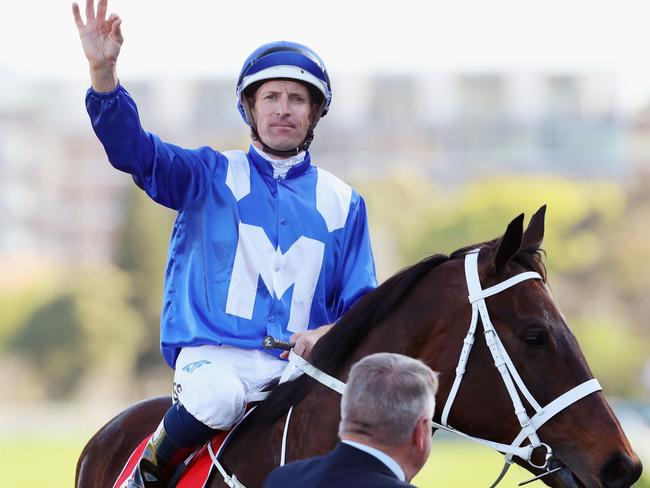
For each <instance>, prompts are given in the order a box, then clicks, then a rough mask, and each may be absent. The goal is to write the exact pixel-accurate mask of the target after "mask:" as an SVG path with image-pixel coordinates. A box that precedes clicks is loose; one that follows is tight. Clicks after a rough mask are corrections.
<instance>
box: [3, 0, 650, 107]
mask: <svg viewBox="0 0 650 488" xmlns="http://www.w3.org/2000/svg"><path fill="white" fill-rule="evenodd" d="M71 4H72V2H71V1H69V0H30V1H24V2H21V1H16V0H14V1H13V2H12V4H11V7H10V8H9V9H8V10H5V13H8V12H10V15H9V16H5V19H4V22H3V28H2V29H0V43H1V44H0V45H1V46H2V48H1V49H0V76H4V75H6V74H9V75H15V76H18V77H21V78H28V79H32V78H37V79H71V80H83V79H87V76H88V75H87V65H86V62H85V58H84V56H83V53H82V51H81V47H80V43H79V39H78V35H77V30H76V27H75V25H74V21H73V17H72V13H71ZM380 5H382V6H381V7H380ZM81 9H82V12H83V10H84V2H83V0H82V3H81ZM109 12H116V13H118V14H119V15H120V16H121V17H122V19H123V31H124V35H125V44H124V46H123V49H122V54H121V57H120V61H119V64H118V69H119V74H120V76H121V77H134V78H135V77H138V78H143V77H170V78H174V77H180V78H182V77H197V76H200V77H204V76H232V77H233V78H235V77H236V75H237V74H238V72H239V69H240V68H241V64H242V62H243V60H244V59H245V58H246V56H247V55H248V54H249V53H250V52H251V51H253V50H254V49H255V48H256V47H257V46H259V45H260V44H262V43H264V42H268V41H272V40H279V39H285V40H294V41H298V42H301V43H303V44H307V45H309V46H310V47H312V48H313V49H314V50H316V51H317V52H318V53H319V54H320V55H321V57H322V58H323V59H324V60H325V63H326V64H327V66H328V69H329V71H330V74H331V75H332V77H333V78H334V79H335V75H336V74H337V73H354V74H358V73H362V74H363V73H368V72H383V73H385V72H401V73H409V72H424V73H457V72H495V71H501V72H532V73H538V72H549V71H552V72H576V71H591V72H599V73H603V72H604V73H609V74H613V75H614V76H615V77H616V79H617V80H618V82H619V84H620V85H621V93H622V96H624V97H626V98H627V99H630V102H631V101H632V100H636V99H642V98H644V97H646V98H650V65H649V64H648V63H649V62H648V56H647V55H646V52H647V50H648V47H649V46H650V29H649V28H648V27H647V25H648V19H649V18H650V2H647V1H626V0H616V1H614V0H600V1H599V0H590V1H585V0H544V1H528V0H491V1H489V2H486V1H481V0H477V1H470V0H444V1H439V0H429V1H415V0H400V1H399V2H379V1H372V2H370V1H361V0H328V1H327V2H315V1H312V2H309V1H304V0H302V1H297V0H273V1H269V0H246V1H234V0H230V1H218V0H183V1H180V0H112V1H110V0H109Z"/></svg>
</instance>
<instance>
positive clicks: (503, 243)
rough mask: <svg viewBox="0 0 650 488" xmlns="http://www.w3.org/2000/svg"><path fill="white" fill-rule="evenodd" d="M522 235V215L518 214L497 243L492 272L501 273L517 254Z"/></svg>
mask: <svg viewBox="0 0 650 488" xmlns="http://www.w3.org/2000/svg"><path fill="white" fill-rule="evenodd" d="M523 233H524V214H519V215H518V216H517V217H515V218H514V219H513V221H512V222H510V224H508V228H507V229H506V232H505V234H503V237H501V240H500V241H499V249H498V250H497V253H496V255H495V257H494V271H495V272H496V273H499V272H501V271H503V269H504V268H505V267H506V265H507V264H508V263H509V262H510V260H511V259H512V258H513V257H514V256H515V254H517V251H519V248H520V247H521V240H522V236H523Z"/></svg>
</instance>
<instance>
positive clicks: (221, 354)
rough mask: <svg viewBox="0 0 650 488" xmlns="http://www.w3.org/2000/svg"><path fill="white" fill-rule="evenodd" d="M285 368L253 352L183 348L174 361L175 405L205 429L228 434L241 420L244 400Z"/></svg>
mask: <svg viewBox="0 0 650 488" xmlns="http://www.w3.org/2000/svg"><path fill="white" fill-rule="evenodd" d="M286 366H287V362H286V361H284V360H282V359H279V358H278V357H276V356H272V355H270V354H267V353H265V352H263V351H258V350H253V349H239V348H236V347H230V346H198V347H185V348H183V349H182V350H181V352H180V354H179V355H178V359H177V360H176V371H175V373H174V392H173V396H174V401H179V402H180V403H181V404H182V405H183V406H184V407H185V409H186V410H187V411H188V412H189V413H191V414H192V415H193V416H194V417H195V418H196V419H197V420H199V421H200V422H203V423H204V424H205V425H207V426H208V427H211V428H213V429H218V430H227V429H230V428H231V427H232V426H233V425H234V424H235V423H237V422H238V421H239V420H241V418H242V417H243V416H244V413H245V412H246V403H247V402H246V396H247V395H248V394H249V393H253V392H256V391H259V390H260V389H261V388H262V387H263V386H264V385H265V384H266V383H268V382H269V381H271V380H272V379H274V378H277V377H279V376H280V375H281V374H282V372H283V371H284V369H285V367H286Z"/></svg>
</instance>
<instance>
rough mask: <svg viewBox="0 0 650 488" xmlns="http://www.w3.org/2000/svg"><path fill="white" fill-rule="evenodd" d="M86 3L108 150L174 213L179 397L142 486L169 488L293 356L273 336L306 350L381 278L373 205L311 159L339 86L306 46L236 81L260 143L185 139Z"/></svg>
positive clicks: (252, 60)
mask: <svg viewBox="0 0 650 488" xmlns="http://www.w3.org/2000/svg"><path fill="white" fill-rule="evenodd" d="M106 4H107V0H100V1H99V4H98V5H97V14H95V12H94V5H93V0H87V5H86V17H87V21H86V23H84V22H83V20H82V19H81V15H80V12H79V7H78V6H77V5H76V4H74V5H73V14H74V17H75V21H76V24H77V27H78V29H79V34H80V37H81V41H82V46H83V49H84V53H85V54H86V57H87V58H88V61H89V65H90V75H91V84H92V87H91V88H90V89H89V90H88V92H87V95H86V108H87V110H88V114H89V116H90V119H91V122H92V126H93V129H94V131H95V133H96V134H97V137H98V138H99V140H100V141H101V143H102V144H103V146H104V148H105V150H106V154H107V156H108V160H109V161H110V163H111V164H112V165H113V166H114V167H115V168H117V169H118V170H121V171H124V172H126V173H129V174H130V175H131V176H132V178H133V180H134V181H135V183H136V184H137V185H138V186H139V187H140V188H141V189H142V190H144V191H145V192H146V193H147V194H148V195H149V196H150V197H151V198H152V199H153V200H154V201H156V202H158V203H160V204H162V205H164V206H166V207H169V208H172V209H174V210H176V211H177V212H178V216H177V219H176V223H175V226H174V230H173V233H172V237H171V242H170V245H169V255H168V261H167V268H166V274H165V283H164V292H163V293H164V294H163V308H162V316H161V325H160V341H161V351H162V354H163V357H164V359H165V361H166V362H167V364H168V365H169V366H170V367H171V368H174V370H175V372H174V386H173V399H174V403H173V405H172V407H171V408H170V409H169V411H168V412H167V413H166V414H165V416H164V418H163V419H162V422H161V423H160V426H159V427H158V429H157V430H156V432H155V433H154V435H153V436H152V438H151V440H150V441H149V442H148V444H147V447H146V448H145V451H144V454H143V456H142V459H141V461H140V463H139V466H138V468H137V469H136V473H135V476H134V479H133V480H132V481H131V485H130V486H133V487H141V486H166V485H167V483H168V481H169V479H170V477H171V476H172V475H173V473H174V471H175V467H176V466H177V465H178V464H179V463H180V462H181V461H183V460H184V459H185V457H187V455H189V454H190V453H191V452H192V451H193V450H195V449H196V448H198V447H200V446H201V445H203V444H204V443H205V442H207V441H208V440H209V439H210V438H211V437H212V436H213V435H214V434H215V433H216V432H217V431H221V430H227V429H230V428H231V427H232V426H233V425H234V424H235V423H237V422H238V421H239V420H240V419H241V418H242V417H243V415H244V412H245V407H246V404H247V398H249V396H250V395H251V394H252V393H255V392H257V391H259V390H260V389H261V388H262V387H263V386H264V385H265V384H266V383H268V382H269V381H271V380H272V379H274V378H277V377H278V376H280V375H281V373H282V372H283V370H284V368H285V366H286V364H287V363H286V361H285V360H284V359H286V353H283V354H282V355H280V356H279V357H278V356H277V355H276V354H273V353H269V352H266V351H265V350H263V348H262V340H263V338H264V336H266V335H268V334H270V335H274V336H277V337H280V338H282V339H284V340H290V341H292V342H295V346H294V351H295V352H296V353H297V354H300V355H302V356H308V355H309V353H310V351H311V348H312V347H313V345H314V344H315V342H316V341H317V340H318V339H319V338H320V337H321V336H322V335H323V334H324V333H326V332H327V331H328V330H329V329H330V328H331V327H332V326H333V325H332V324H335V323H336V321H337V320H338V319H339V318H340V317H341V316H342V315H343V314H344V313H345V312H346V311H347V310H348V309H349V308H350V307H351V306H352V305H353V304H354V302H355V301H356V300H357V299H359V298H360V297H361V296H362V295H363V294H365V293H366V292H367V291H369V290H371V289H372V288H374V287H375V286H376V285H377V281H376V277H375V268H374V262H373V257H372V251H371V248H370V239H369V234H368V224H367V218H366V210H365V205H364V201H363V199H362V198H361V196H360V195H359V194H358V193H356V192H355V191H354V190H353V189H352V188H351V187H350V186H348V185H347V184H345V183H344V182H343V181H341V180H340V179H338V178H337V177H335V176H334V175H332V174H331V173H329V172H327V171H325V170H323V169H321V168H318V167H316V166H314V165H312V163H311V155H310V153H309V151H308V148H309V144H310V143H311V141H312V139H313V136H314V128H315V127H316V124H317V123H318V121H319V119H320V118H321V117H322V116H324V115H325V114H327V111H328V109H329V106H330V103H331V100H332V90H331V86H330V80H329V77H328V74H327V71H326V69H325V65H324V64H323V62H322V60H321V59H320V58H319V57H318V56H317V55H316V53H314V51H312V50H311V49H309V48H308V47H306V46H303V45H301V44H297V43H293V42H273V43H269V44H265V45H263V46H261V47H260V48H258V49H257V50H255V51H254V52H253V53H252V54H251V55H250V56H249V57H248V59H247V60H246V62H245V63H244V66H243V68H242V70H241V73H240V75H239V79H238V81H237V89H236V94H237V106H238V109H239V112H240V113H241V115H242V118H243V119H244V121H245V122H246V123H247V124H248V125H249V126H250V131H251V139H252V143H251V145H250V147H249V149H248V151H247V152H246V153H244V152H242V151H225V152H220V151H216V150H214V149H212V148H209V147H201V148H198V149H184V148H182V147H179V146H176V145H172V144H169V143H166V142H163V141H162V140H160V138H158V137H157V136H156V135H154V134H151V133H148V132H145V131H144V129H142V127H141V125H140V120H139V116H138V111H137V108H136V105H135V102H134V101H133V99H132V98H131V97H130V95H129V93H128V92H127V91H126V89H125V88H124V87H123V86H122V85H121V84H120V83H119V81H118V77H117V71H116V61H117V58H118V55H119V52H120V48H121V45H122V42H123V37H122V33H121V29H120V24H121V19H120V18H119V17H118V16H116V15H111V16H110V17H109V18H108V19H107V20H106V19H105V16H106V7H107V5H106Z"/></svg>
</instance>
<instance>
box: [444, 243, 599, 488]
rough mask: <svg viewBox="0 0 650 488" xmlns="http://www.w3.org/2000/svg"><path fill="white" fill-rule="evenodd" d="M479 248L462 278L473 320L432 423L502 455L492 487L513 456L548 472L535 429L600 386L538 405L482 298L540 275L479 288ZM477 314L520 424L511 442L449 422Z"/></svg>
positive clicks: (580, 387)
mask: <svg viewBox="0 0 650 488" xmlns="http://www.w3.org/2000/svg"><path fill="white" fill-rule="evenodd" d="M479 251H480V249H475V250H474V251H472V252H470V253H468V254H467V255H466V256H465V279H466V281H467V289H468V291H469V296H468V299H469V302H470V303H471V305H472V319H471V323H470V326H469V331H468V332H467V336H466V337H465V340H464V341H463V342H464V344H463V349H462V350H461V353H460V358H459V360H458V366H457V367H456V378H455V380H454V384H453V385H452V387H451V390H450V392H449V395H448V396H447V401H446V402H445V406H444V408H443V411H442V415H441V417H440V424H438V423H436V422H434V423H433V425H434V427H436V428H438V429H442V430H446V431H448V432H452V433H454V434H457V435H460V436H462V437H465V438H467V439H471V440H473V441H476V442H479V443H481V444H484V445H486V446H489V447H491V448H493V449H496V450H497V451H500V452H501V453H503V454H505V461H506V463H505V465H504V469H503V471H502V472H501V475H500V476H499V478H498V479H497V480H496V481H495V482H494V483H493V484H492V487H494V486H496V485H497V483H499V481H501V479H502V478H503V476H504V475H505V473H506V471H507V469H508V467H509V466H510V464H512V462H513V458H514V457H515V456H516V457H518V458H520V459H522V460H524V461H526V462H527V463H528V464H530V465H531V466H533V467H535V468H538V469H546V470H547V472H546V473H543V475H546V474H549V472H550V467H549V460H550V458H551V456H552V453H553V451H552V449H551V447H550V446H549V445H548V444H544V443H543V442H541V441H540V440H539V436H538V435H537V430H538V429H539V428H540V427H541V426H542V425H544V424H545V423H546V422H547V421H548V420H549V419H550V418H552V417H553V416H554V415H556V414H557V413H558V412H561V411H562V410H564V409H565V408H567V407H568V406H569V405H572V404H573V403H575V402H577V401H578V400H580V399H582V398H584V397H586V396H587V395H590V394H591V393H594V392H596V391H599V390H602V388H601V386H600V383H598V380H596V379H591V380H587V381H585V382H584V383H581V384H580V385H578V386H576V387H575V388H572V389H571V390H569V391H567V392H566V393H564V394H562V395H560V396H559V397H558V398H556V399H555V400H553V401H552V402H551V403H549V404H548V405H546V406H545V407H541V406H540V405H539V403H538V402H537V401H536V400H535V398H534V397H533V395H532V394H531V393H530V391H528V388H526V385H525V384H524V382H523V381H522V379H521V377H520V376H519V373H517V369H516V368H515V366H514V364H513V363H512V361H511V359H510V357H509V356H508V353H507V351H506V349H505V348H504V347H503V343H502V342H501V339H499V336H498V334H497V332H496V330H495V328H494V325H493V324H492V321H491V320H490V315H489V314H488V309H487V305H486V304H485V299H486V298H487V297H490V296H492V295H496V294H497V293H500V292H502V291H504V290H507V289H508V288H510V287H512V286H514V285H516V284H518V283H521V282H522V281H525V280H530V279H537V280H541V279H542V277H541V276H540V275H539V273H536V272H534V271H527V272H525V273H520V274H518V275H515V276H513V277H512V278H509V279H507V280H505V281H503V282H501V283H499V284H497V285H494V286H491V287H489V288H486V289H483V288H481V281H480V278H479V274H478V254H479ZM479 316H480V317H481V323H482V324H483V331H484V334H485V341H486V344H487V345H488V348H489V349H490V353H491V354H492V358H493V359H494V365H495V366H496V368H497V370H498V371H499V373H501V378H502V379H503V383H504V384H505V386H506V389H507V390H508V394H509V395H510V400H511V401H512V405H513V407H514V412H515V415H516V416H517V420H518V421H519V425H520V426H521V431H520V432H519V434H518V435H517V436H516V437H515V439H514V440H513V441H512V443H511V444H502V443H499V442H494V441H489V440H486V439H481V438H479V437H474V436H471V435H468V434H465V433H463V432H460V431H458V430H456V429H454V428H453V427H451V426H450V425H449V422H448V419H449V412H450V411H451V408H452V406H453V404H454V400H455V398H456V394H457V393H458V389H459V387H460V384H461V382H462V380H463V375H464V374H465V367H466V365H467V360H468V358H469V354H470V352H471V350H472V345H473V344H474V334H475V332H476V325H477V323H478V318H479ZM519 392H521V394H523V396H524V397H525V398H526V400H528V403H529V404H530V405H531V406H532V407H533V408H534V409H535V412H536V413H535V415H533V416H532V417H529V416H528V413H527V412H526V408H525V407H524V405H523V403H522V400H521V397H520V395H519ZM525 439H528V440H529V442H530V443H529V444H528V445H525V446H522V445H521V444H522V442H523V441H524V440H525ZM538 447H544V448H545V449H546V457H545V461H544V464H542V465H536V464H535V463H534V462H533V461H532V456H533V452H534V451H535V449H537V448H538ZM554 471H555V470H554Z"/></svg>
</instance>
